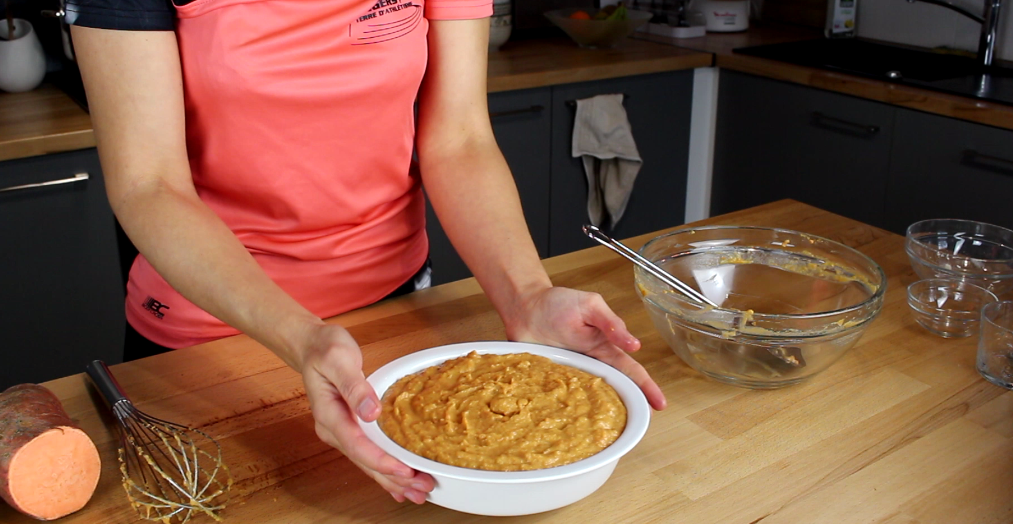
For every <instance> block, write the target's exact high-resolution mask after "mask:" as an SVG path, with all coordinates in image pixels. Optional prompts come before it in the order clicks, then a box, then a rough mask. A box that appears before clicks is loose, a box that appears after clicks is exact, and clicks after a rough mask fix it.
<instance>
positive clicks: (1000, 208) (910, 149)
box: [888, 109, 1013, 234]
mask: <svg viewBox="0 0 1013 524" xmlns="http://www.w3.org/2000/svg"><path fill="white" fill-rule="evenodd" d="M888 203H889V205H888V209H889V220H888V227H889V228H890V229H891V230H893V231H894V232H896V233H900V234H903V233H904V231H905V230H906V229H907V226H909V225H910V224H911V223H912V222H916V221H918V220H924V219H928V218H964V219H970V220H980V221H983V222H989V223H992V224H996V225H1000V226H1004V227H1008V228H1013V205H1011V203H1013V131H1007V130H1004V129H997V128H993V127H988V126H983V125H980V124H972V123H970V122H964V121H960V120H955V119H952V118H946V117H941V116H936V115H930V114H927V113H920V112H917V111H911V110H907V109H899V110H898V112H897V137H896V139H894V145H893V157H892V159H891V165H890V184H889V194H888Z"/></svg>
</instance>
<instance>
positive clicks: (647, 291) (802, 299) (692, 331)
mask: <svg viewBox="0 0 1013 524" xmlns="http://www.w3.org/2000/svg"><path fill="white" fill-rule="evenodd" d="M640 254H641V255H642V256H643V257H644V258H647V259H648V260H650V261H652V262H654V263H655V264H657V265H659V266H661V267H662V268H663V269H665V270H666V271H668V272H669V273H671V274H672V275H674V276H675V277H676V278H678V279H680V280H682V281H683V282H685V283H686V284H688V285H690V286H692V287H694V288H696V289H697V290H699V291H700V292H701V293H703V295H704V296H706V297H707V298H709V299H710V300H711V301H713V302H714V303H716V304H717V305H718V306H720V307H719V308H713V307H709V306H703V305H701V304H698V303H696V302H694V301H692V300H690V299H688V298H685V297H684V296H683V295H681V294H679V293H678V292H677V291H675V290H674V289H671V288H670V287H668V286H667V285H665V284H664V283H663V282H661V281H660V280H658V279H657V278H655V277H653V276H651V275H650V274H649V273H647V272H646V271H644V270H643V269H641V268H640V267H636V268H635V270H634V275H635V281H636V288H637V291H638V293H639V294H640V297H641V299H642V300H643V302H644V306H645V307H646V308H647V311H648V313H649V314H650V317H651V320H652V321H653V322H654V326H655V328H657V330H658V332H659V333H661V336H662V337H663V338H664V339H665V341H666V342H667V343H668V345H669V346H670V347H671V348H672V350H673V351H675V353H676V354H677V355H679V357H680V358H682V360H683V361H685V362H686V364H688V365H689V366H691V367H693V368H694V369H696V370H697V371H700V372H701V373H703V374H704V375H707V376H709V377H711V378H714V379H716V380H718V381H721V382H725V383H728V384H732V385H736V386H742V387H747V388H754V389H773V388H779V387H784V386H788V385H791V384H795V383H798V382H801V381H802V380H805V379H807V378H809V377H811V376H813V375H814V374H816V373H819V372H820V371H822V370H824V369H826V368H828V367H829V366H830V365H831V364H833V363H834V362H836V361H837V359H839V358H840V357H841V356H842V355H843V354H844V353H845V352H846V351H847V350H848V349H849V348H851V347H852V346H854V345H855V343H856V342H858V339H859V338H860V337H861V336H862V334H863V333H864V332H865V330H866V329H867V328H868V326H869V324H870V323H871V321H872V320H873V319H874V318H875V317H876V315H878V314H879V311H880V310H881V309H882V307H883V295H884V293H885V292H886V276H885V275H884V274H883V270H882V269H881V268H880V267H879V265H878V264H876V262H874V261H873V260H872V259H870V258H869V257H867V256H865V255H863V254H862V253H859V252H858V251H856V250H854V249H852V248H850V247H848V246H845V245H843V244H840V243H837V242H834V241H832V240H828V239H825V238H822V237H817V236H813V235H809V234H806V233H800V232H797V231H789V230H784V229H773V228H763V227H737V226H714V227H702V228H694V229H684V230H680V231H675V232H672V233H668V234H665V235H661V236H659V237H656V238H654V239H653V240H651V241H650V242H648V243H647V244H645V245H644V247H642V248H641V249H640Z"/></svg>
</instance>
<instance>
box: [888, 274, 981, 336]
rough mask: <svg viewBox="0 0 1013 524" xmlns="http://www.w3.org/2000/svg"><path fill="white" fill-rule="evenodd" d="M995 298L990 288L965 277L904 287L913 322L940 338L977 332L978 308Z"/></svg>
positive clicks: (934, 279)
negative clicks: (913, 318) (971, 281)
mask: <svg viewBox="0 0 1013 524" xmlns="http://www.w3.org/2000/svg"><path fill="white" fill-rule="evenodd" d="M998 300H999V298H998V297H996V296H995V294H994V293H992V292H991V291H989V290H987V289H985V288H983V287H981V286H977V285H975V284H972V283H970V282H968V281H966V280H958V279H948V278H931V279H927V280H919V281H917V282H915V283H914V284H911V285H910V286H908V287H907V304H908V306H910V307H911V312H912V313H913V314H914V317H915V321H917V322H918V324H920V325H921V326H922V327H923V328H925V329H927V330H928V331H929V332H930V333H932V334H934V335H938V336H940V337H943V338H961V337H969V336H971V335H973V334H975V333H977V332H978V325H979V321H980V320H981V308H982V307H984V306H985V304H988V303H990V302H997V301H998Z"/></svg>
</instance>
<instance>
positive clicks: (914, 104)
mask: <svg viewBox="0 0 1013 524" xmlns="http://www.w3.org/2000/svg"><path fill="white" fill-rule="evenodd" d="M819 37H820V33H819V32H818V31H815V30H813V29H809V28H802V27H793V26H787V25H755V24H754V27H752V28H751V29H750V30H749V31H746V32H743V33H725V34H720V33H708V34H707V35H706V36H703V37H700V38H688V39H673V38H666V37H659V36H652V35H646V34H642V33H638V34H637V35H636V36H635V38H631V39H628V40H626V41H624V43H623V45H622V46H620V47H618V48H617V49H582V48H579V47H577V46H576V45H575V44H574V43H573V42H572V41H570V40H568V39H565V38H550V39H539V40H521V41H516V42H507V44H506V45H504V46H503V47H502V48H501V50H499V51H496V52H492V53H490V54H489V80H488V82H489V92H499V91H509V90H515V89H527V88H533V87H542V86H548V85H556V84H563V83H571V82H581V81H591V80H601V79H605V78H615V77H621V76H629V75H637V74H647V73H658V72H663V71H678V70H682V69H693V68H697V67H708V66H712V65H717V66H718V67H721V68H725V69H731V70H735V71H741V72H745V73H751V74H755V75H759V76H765V77H768V78H773V79H777V80H783V81H787V82H794V83H797V84H802V85H808V86H812V87H816V88H819V89H826V90H829V91H835V92H838V93H843V94H847V95H853V96H858V97H862V98H866V99H869V100H876V101H879V102H885V103H889V104H894V105H898V106H902V107H907V108H910V109H915V110H919V111H926V112H929V113H935V114H938V115H943V116H949V117H953V118H959V119H962V120H967V121H971V122H976V123H980V124H986V125H991V126H995V127H1000V128H1004V129H1010V130H1013V106H1007V105H1003V104H996V103H992V102H984V101H979V100H975V99H972V98H966V97H961V96H956V95H948V94H945V93H938V92H934V91H929V90H926V89H919V88H914V87H907V86H903V85H899V84H892V83H889V82H883V81H878V80H871V79H866V78H861V77H857V76H852V75H847V74H842V73H833V72H829V71H822V70H818V69H813V68H808V67H803V66H796V65H791V64H786V63H782V62H777V61H773V60H766V59H763V58H757V57H751V56H745V55H737V54H734V53H733V52H732V50H733V49H735V48H738V47H748V46H754V45H762V44H771V43H779V42H790V41H798V40H806V39H812V38H819ZM94 145H95V138H94V135H93V133H92V131H91V124H90V121H89V119H88V115H87V114H86V113H85V112H84V111H82V110H81V109H80V108H79V107H78V106H77V105H75V104H74V102H72V101H71V100H70V99H69V98H68V97H66V96H65V95H64V94H63V93H61V92H60V91H59V90H57V89H56V88H53V87H43V88H40V89H37V90H35V91H31V92H28V93H18V94H7V93H4V94H0V161H3V160H9V159H13V158H22V157H28V156H34V155H41V154H46V153H54V152H59V151H69V150H73V149H80V148H84V147H92V146H94Z"/></svg>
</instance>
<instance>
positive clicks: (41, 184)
mask: <svg viewBox="0 0 1013 524" xmlns="http://www.w3.org/2000/svg"><path fill="white" fill-rule="evenodd" d="M88 178H90V177H89V175H88V173H77V174H75V175H74V176H72V177H70V178H61V179H59V180H48V181H46V182H36V183H34V184H22V185H20V186H11V187H3V188H0V193H3V192H4V191H21V190H22V189H36V188H40V187H48V186H58V185H61V184H73V183H75V182H83V181H85V180H88Z"/></svg>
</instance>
